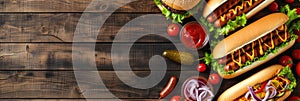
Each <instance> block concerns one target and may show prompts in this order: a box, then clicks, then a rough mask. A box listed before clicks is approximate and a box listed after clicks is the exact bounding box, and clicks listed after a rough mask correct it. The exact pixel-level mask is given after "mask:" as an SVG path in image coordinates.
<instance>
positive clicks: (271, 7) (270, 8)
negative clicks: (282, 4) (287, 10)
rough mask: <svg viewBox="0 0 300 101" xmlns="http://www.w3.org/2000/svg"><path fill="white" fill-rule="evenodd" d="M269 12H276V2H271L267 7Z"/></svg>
mask: <svg viewBox="0 0 300 101" xmlns="http://www.w3.org/2000/svg"><path fill="white" fill-rule="evenodd" d="M268 8H269V10H270V11H272V12H275V11H277V10H278V4H277V2H272V3H271V4H270V5H269V6H268Z"/></svg>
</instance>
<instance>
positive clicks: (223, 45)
mask: <svg viewBox="0 0 300 101" xmlns="http://www.w3.org/2000/svg"><path fill="white" fill-rule="evenodd" d="M288 19H289V18H288V17H287V15H285V14H283V13H274V14H270V15H268V16H265V17H263V18H261V19H259V20H257V21H256V22H254V23H252V24H250V25H248V26H246V27H245V28H243V29H241V30H239V31H237V32H236V33H234V34H232V35H230V36H229V37H227V38H225V39H223V40H222V41H221V42H220V43H219V44H218V45H216V47H215V48H214V50H213V53H212V54H213V57H214V58H216V59H218V58H221V57H224V56H226V55H228V54H230V53H231V52H234V51H236V50H238V49H240V48H241V47H243V46H245V45H247V44H249V43H251V42H253V41H255V40H257V39H259V38H261V37H263V36H265V35H267V34H268V33H270V32H272V31H273V30H275V29H276V28H278V27H279V26H281V25H283V24H284V23H285V22H286V21H288ZM266 25H268V26H266ZM258 28H259V29H258ZM253 29H256V30H253ZM247 33H249V34H247ZM245 34H247V37H245ZM236 40H239V41H236ZM294 43H295V40H292V41H290V42H289V44H288V45H287V46H286V47H283V48H279V49H278V52H277V53H275V54H273V53H270V54H268V55H267V57H266V59H264V60H261V61H255V62H253V63H252V64H251V65H249V66H245V67H243V68H242V69H239V70H237V71H235V72H234V73H232V74H223V73H221V72H220V71H218V72H219V74H220V76H221V77H223V78H225V79H230V78H234V77H236V76H239V75H241V74H243V73H245V72H247V71H249V70H251V69H253V68H255V67H257V66H259V65H261V64H263V63H265V62H267V61H269V60H271V59H272V58H274V57H276V56H277V55H279V54H281V53H283V52H284V51H286V50H287V49H289V48H290V47H292V46H293V45H294Z"/></svg>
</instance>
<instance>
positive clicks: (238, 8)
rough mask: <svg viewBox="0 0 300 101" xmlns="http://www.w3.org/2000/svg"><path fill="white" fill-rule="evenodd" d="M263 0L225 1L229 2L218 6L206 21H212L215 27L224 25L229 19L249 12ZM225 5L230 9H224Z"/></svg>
mask: <svg viewBox="0 0 300 101" xmlns="http://www.w3.org/2000/svg"><path fill="white" fill-rule="evenodd" d="M238 1H240V0H238ZM263 1H264V0H245V1H243V2H237V1H236V0H230V1H227V2H230V3H225V4H224V5H221V6H220V7H219V8H220V9H219V8H218V9H216V10H215V11H214V12H213V13H215V14H211V16H209V17H208V18H207V21H208V22H211V23H214V26H215V27H222V26H224V25H226V24H227V22H228V21H229V20H233V19H235V18H236V17H237V16H240V15H242V14H243V13H247V12H249V11H250V10H252V9H253V8H254V7H256V6H257V5H259V4H260V3H261V2H263ZM226 6H228V7H230V9H224V8H225V7H226ZM222 8H223V9H222ZM222 10H223V11H222ZM219 14H220V15H219ZM217 15H218V16H217Z"/></svg>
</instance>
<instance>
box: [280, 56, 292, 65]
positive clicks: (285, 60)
mask: <svg viewBox="0 0 300 101" xmlns="http://www.w3.org/2000/svg"><path fill="white" fill-rule="evenodd" d="M279 64H281V65H282V66H289V67H293V60H292V58H291V57H290V56H287V55H284V56H282V57H280V59H279Z"/></svg>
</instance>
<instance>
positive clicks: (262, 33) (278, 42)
mask: <svg viewBox="0 0 300 101" xmlns="http://www.w3.org/2000/svg"><path fill="white" fill-rule="evenodd" d="M288 20H289V17H288V16H287V15H285V14H283V13H273V14H270V15H267V16H265V17H263V18H261V19H259V20H257V21H255V22H253V23H251V24H250V25H248V26H246V27H244V28H243V29H241V30H239V31H237V32H236V33H233V34H232V35H230V36H228V37H227V38H225V39H223V40H222V41H221V42H219V43H218V44H217V45H216V47H215V48H214V49H213V51H212V55H213V58H215V59H216V60H217V62H218V63H215V64H218V66H215V67H214V69H215V70H216V71H218V73H219V74H220V76H222V77H223V78H225V79H230V78H234V77H236V76H239V75H241V74H243V73H245V72H247V71H249V70H251V69H253V68H255V67H257V66H259V65H260V64H263V63H265V62H267V61H269V60H271V59H272V58H274V57H275V56H277V55H278V54H280V53H282V52H284V51H285V50H287V49H288V48H290V47H291V46H293V44H294V43H295V35H294V34H291V33H289V32H288V27H287V25H286V24H285V23H286V22H287V21H288ZM266 25H268V26H266ZM254 29H255V30H254ZM245 36H246V37H245Z"/></svg>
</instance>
